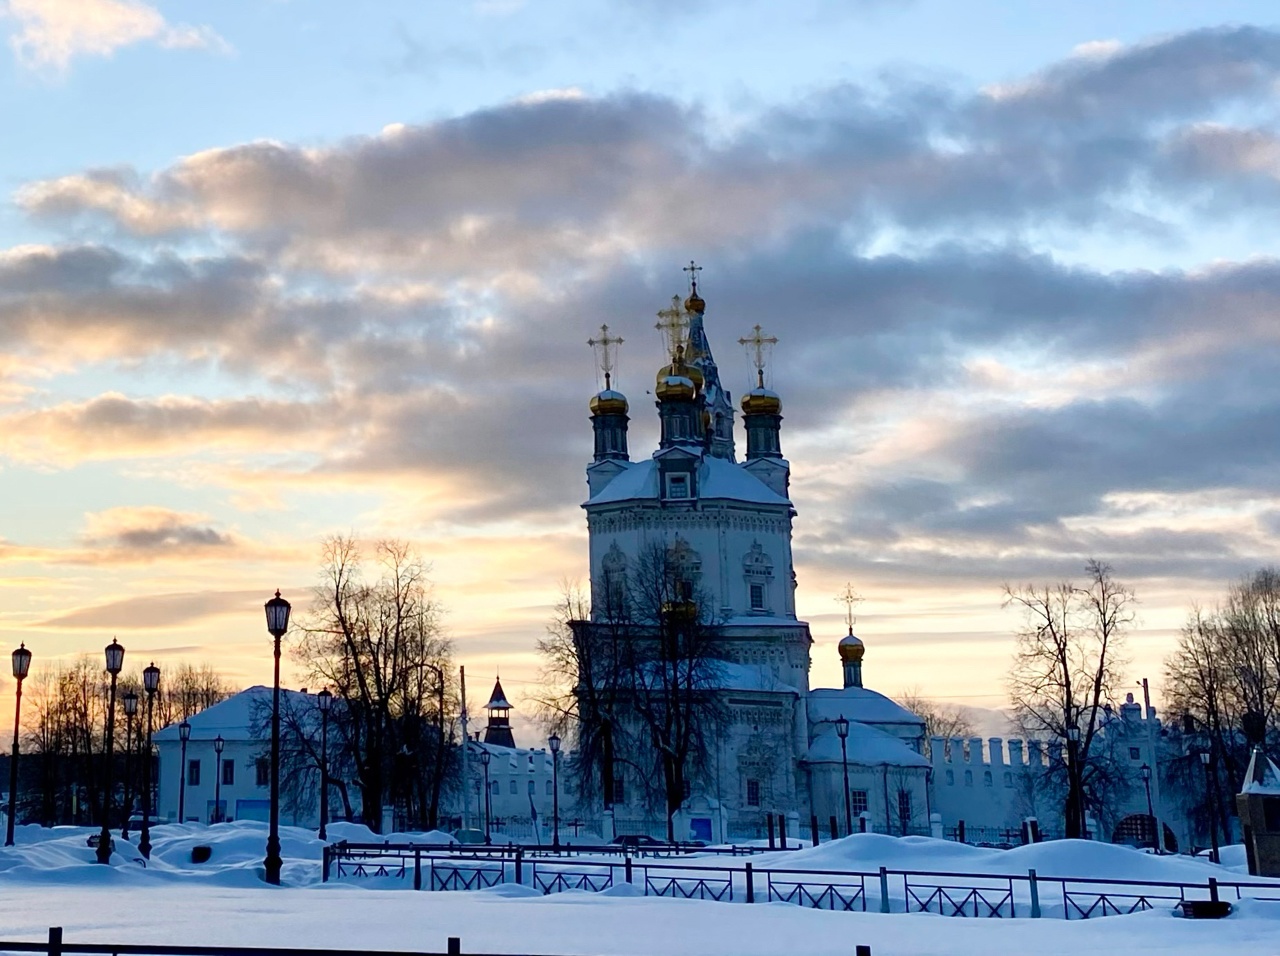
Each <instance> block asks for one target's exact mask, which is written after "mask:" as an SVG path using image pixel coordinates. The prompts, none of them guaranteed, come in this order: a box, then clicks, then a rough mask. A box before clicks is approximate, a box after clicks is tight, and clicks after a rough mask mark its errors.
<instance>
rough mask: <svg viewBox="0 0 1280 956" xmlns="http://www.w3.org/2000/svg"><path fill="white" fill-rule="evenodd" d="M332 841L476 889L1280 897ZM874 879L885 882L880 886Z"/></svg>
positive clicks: (1120, 908)
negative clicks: (527, 855)
mask: <svg viewBox="0 0 1280 956" xmlns="http://www.w3.org/2000/svg"><path fill="white" fill-rule="evenodd" d="M328 849H329V848H326V864H328V863H332V864H334V865H335V866H336V870H337V874H338V876H339V877H342V876H352V877H358V876H375V875H388V876H396V875H401V874H403V873H404V872H406V871H407V868H408V861H409V860H412V862H413V886H414V888H415V889H424V888H425V889H430V890H474V889H484V888H487V887H491V886H498V885H501V884H504V883H513V884H521V885H525V886H531V887H533V888H535V889H537V890H540V891H541V892H542V893H544V894H551V893H559V892H563V891H565V890H586V891H592V892H598V891H600V890H605V889H609V888H610V887H613V886H616V885H618V884H619V883H621V882H624V881H625V882H626V883H629V884H632V885H634V886H636V887H637V888H639V889H640V890H641V891H642V892H643V893H644V895H645V896H668V897H680V898H685V899H703V900H717V901H722V902H733V901H738V900H744V901H745V902H747V903H753V902H755V901H756V889H757V882H758V881H761V880H763V883H762V885H761V887H760V888H761V889H763V891H764V892H763V894H762V896H763V899H765V900H767V901H770V902H783V903H792V904H795V905H799V906H808V907H812V908H815V909H831V910H844V911H849V910H866V909H868V907H869V904H870V901H871V899H873V898H874V899H875V901H876V902H877V903H878V904H879V909H880V912H883V913H889V912H930V913H938V914H940V915H943V916H959V917H970V918H973V917H978V918H1017V917H1024V916H1025V917H1031V918H1037V917H1041V916H1049V917H1055V918H1059V919H1090V918H1093V917H1098V916H1113V915H1117V914H1121V913H1135V912H1140V911H1142V910H1146V909H1152V908H1154V907H1156V906H1161V905H1167V906H1169V907H1170V908H1172V907H1174V906H1176V905H1178V904H1181V903H1184V902H1187V901H1195V900H1201V899H1212V900H1217V899H1219V897H1220V896H1226V897H1228V898H1230V897H1232V896H1233V897H1234V898H1235V899H1236V900H1240V899H1244V898H1246V897H1250V898H1255V899H1262V900H1278V901H1280V881H1277V882H1260V881H1236V880H1228V881H1219V880H1217V879H1216V878H1212V877H1211V878H1209V879H1208V880H1207V881H1206V882H1204V883H1187V882H1158V881H1143V880H1108V879H1091V878H1079V877H1059V876H1054V877H1045V876H1038V875H1037V873H1036V871H1035V870H1028V871H1027V872H1026V873H944V872H939V871H927V870H889V869H887V868H881V869H880V870H879V871H878V872H872V871H829V870H802V869H792V868H784V867H778V868H772V867H770V868H765V869H762V870H756V869H754V867H753V864H752V862H750V861H748V862H746V863H744V864H743V865H740V866H739V865H723V864H715V863H702V862H692V861H690V862H674V861H666V862H658V861H655V860H652V859H637V858H633V857H632V856H630V855H628V856H626V857H624V859H623V860H621V861H619V860H615V859H612V858H609V857H606V858H603V859H596V860H588V859H585V858H582V857H577V858H572V859H565V860H558V859H556V858H548V857H534V858H532V859H525V857H524V855H523V853H522V852H520V850H519V849H518V848H517V850H516V852H515V853H514V854H511V855H510V856H509V857H503V856H500V855H499V856H484V855H475V854H463V853H448V854H436V853H428V852H424V849H423V848H420V847H414V848H411V849H408V848H404V847H396V846H394V845H391V844H386V845H383V846H378V845H376V844H373V845H367V846H363V847H361V848H359V853H360V854H361V855H359V856H353V855H352V854H351V853H347V854H336V853H335V855H334V856H333V857H332V859H330V858H329V856H328V853H327V850H328ZM333 849H335V850H336V849H337V847H334V848H333ZM375 854H378V855H375ZM424 871H425V873H426V879H425V880H424ZM327 872H328V866H326V873H327ZM406 882H407V881H406ZM869 886H871V887H875V892H874V894H872V893H871V892H870V891H869ZM891 887H894V888H896V887H900V891H897V892H893V891H891ZM1059 901H1060V902H1059Z"/></svg>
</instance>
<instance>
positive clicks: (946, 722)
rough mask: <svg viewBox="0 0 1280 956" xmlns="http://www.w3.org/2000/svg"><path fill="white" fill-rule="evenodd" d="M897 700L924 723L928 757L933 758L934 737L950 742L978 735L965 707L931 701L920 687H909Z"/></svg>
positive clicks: (899, 694)
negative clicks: (932, 740)
mask: <svg viewBox="0 0 1280 956" xmlns="http://www.w3.org/2000/svg"><path fill="white" fill-rule="evenodd" d="M895 699H896V700H897V701H898V703H899V704H901V705H902V706H903V707H905V708H906V709H907V710H909V711H911V713H913V714H915V715H916V716H917V717H919V718H920V719H921V720H923V721H924V745H925V748H926V749H925V753H926V756H932V744H931V743H930V738H932V737H943V738H945V739H946V740H948V741H949V740H950V739H951V738H952V737H972V736H974V735H975V734H976V733H977V729H976V728H975V727H974V725H973V720H972V719H971V718H970V717H969V715H968V713H966V712H965V709H964V708H963V707H959V706H957V705H955V704H944V703H942V702H940V701H936V700H931V699H930V698H928V697H925V696H924V694H923V693H922V692H921V690H920V688H919V687H908V688H907V689H906V690H903V691H900V692H899V693H898V696H897V697H896V698H895ZM953 759H955V758H953Z"/></svg>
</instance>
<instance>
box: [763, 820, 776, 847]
mask: <svg viewBox="0 0 1280 956" xmlns="http://www.w3.org/2000/svg"><path fill="white" fill-rule="evenodd" d="M764 819H765V822H766V823H768V824H769V849H770V850H772V849H774V845H773V814H772V813H767V814H765V818H764Z"/></svg>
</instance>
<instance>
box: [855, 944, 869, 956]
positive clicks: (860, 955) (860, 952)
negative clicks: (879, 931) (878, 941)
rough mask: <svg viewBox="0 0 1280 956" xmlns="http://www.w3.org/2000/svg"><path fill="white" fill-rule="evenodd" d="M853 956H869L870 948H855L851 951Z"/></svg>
mask: <svg viewBox="0 0 1280 956" xmlns="http://www.w3.org/2000/svg"><path fill="white" fill-rule="evenodd" d="M853 956H871V947H870V946H856V947H854V950H853Z"/></svg>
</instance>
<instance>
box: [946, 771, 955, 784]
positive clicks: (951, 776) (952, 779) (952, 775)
mask: <svg viewBox="0 0 1280 956" xmlns="http://www.w3.org/2000/svg"><path fill="white" fill-rule="evenodd" d="M955 782H956V773H955V771H954V770H948V771H947V786H948V787H952V786H955Z"/></svg>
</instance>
